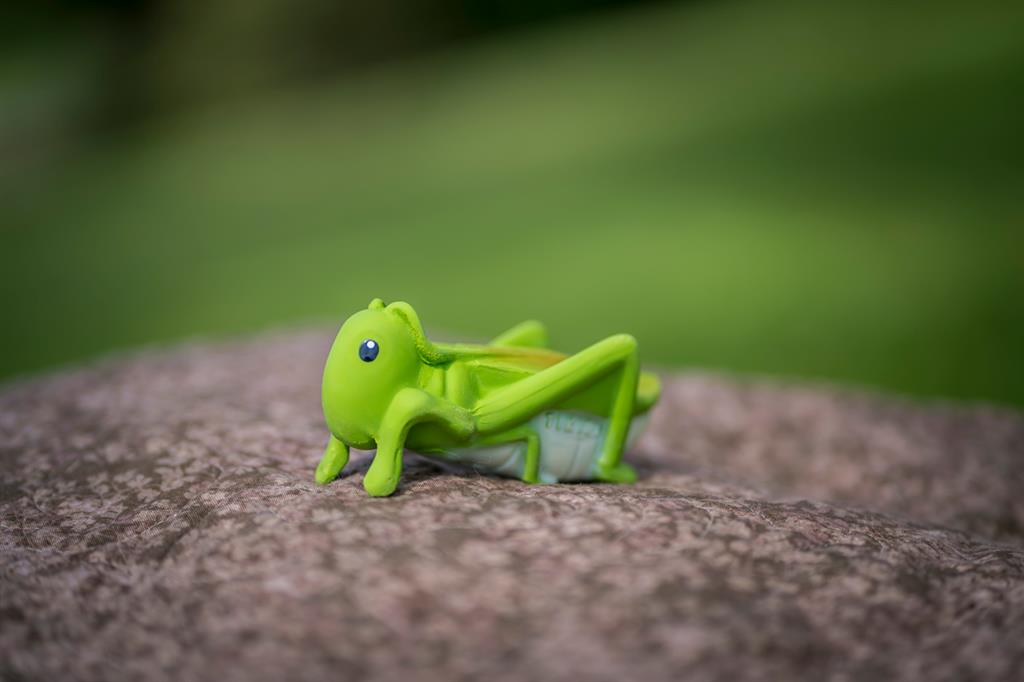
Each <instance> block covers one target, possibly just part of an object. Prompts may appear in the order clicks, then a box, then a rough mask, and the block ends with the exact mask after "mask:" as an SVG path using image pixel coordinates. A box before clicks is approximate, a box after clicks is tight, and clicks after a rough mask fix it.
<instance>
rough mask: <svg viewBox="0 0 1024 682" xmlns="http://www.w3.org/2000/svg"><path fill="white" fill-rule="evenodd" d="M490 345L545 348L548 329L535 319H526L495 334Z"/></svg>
mask: <svg viewBox="0 0 1024 682" xmlns="http://www.w3.org/2000/svg"><path fill="white" fill-rule="evenodd" d="M490 345H492V346H519V347H521V348H547V345H548V330H547V329H545V328H544V325H543V324H541V323H540V322H538V321H537V320H527V321H526V322H520V323H519V324H517V325H516V326H514V327H512V328H511V329H506V330H505V331H504V332H502V333H501V334H498V335H497V336H495V337H494V338H493V339H491V343H490Z"/></svg>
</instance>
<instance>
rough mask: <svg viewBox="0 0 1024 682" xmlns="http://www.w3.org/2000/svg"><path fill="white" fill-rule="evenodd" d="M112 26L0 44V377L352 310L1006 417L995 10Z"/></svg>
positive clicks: (741, 8) (193, 11) (281, 18)
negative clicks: (622, 343)
mask: <svg viewBox="0 0 1024 682" xmlns="http://www.w3.org/2000/svg"><path fill="white" fill-rule="evenodd" d="M363 4H364V5H367V3H363ZM597 4H600V5H601V6H600V7H597V6H596V5H597ZM112 5H114V6H113V7H111V6H108V4H104V3H93V4H92V5H89V4H88V3H87V4H86V5H85V8H84V9H83V8H82V7H81V6H79V7H76V9H74V11H72V10H68V11H67V13H66V15H65V14H62V13H60V12H57V13H56V14H53V15H49V14H48V15H45V16H37V15H26V16H22V17H20V18H19V20H18V21H20V23H18V22H15V23H14V24H11V23H10V22H8V26H10V25H15V26H21V27H23V28H24V30H22V31H20V32H19V35H18V36H15V37H14V38H16V39H14V38H12V36H8V38H11V39H10V40H7V41H5V43H4V48H3V52H2V56H0V105H2V106H0V159H2V161H0V164H2V165H0V211H2V213H0V221H2V222H0V291H2V292H3V294H2V299H0V302H2V304H3V308H2V311H3V337H2V341H0V376H3V377H11V376H14V375H18V374H23V373H26V372H34V371H36V370H39V369H42V368H49V367H53V366H57V365H60V364H63V363H68V362H75V361H79V360H81V359H85V358H90V357H93V356H96V355H98V354H103V353H107V352H110V351H112V350H116V349H124V348H130V347H133V346H136V345H139V344H146V343H151V342H164V341H171V340H176V339H180V338H184V337H188V336H193V335H223V334H235V333H248V332H251V331H255V330H260V329H265V328H270V327H275V326H281V325H292V324H302V323H306V322H316V321H321V322H322V321H329V322H333V323H337V322H340V321H341V319H343V318H344V317H346V316H347V315H348V314H350V313H352V312H354V311H355V310H356V309H358V308H361V307H363V306H365V305H366V304H367V303H368V302H369V301H370V299H371V298H373V297H375V296H380V297H382V298H384V299H385V300H399V299H401V300H407V301H409V302H410V303H412V304H413V305H414V306H415V307H416V309H417V310H418V311H419V313H420V316H421V318H422V319H423V320H424V322H425V324H426V325H427V327H428V329H434V330H444V331H445V332H448V333H455V334H462V335H467V336H470V337H477V338H485V337H487V336H488V335H491V334H493V333H496V332H497V331H499V330H501V329H503V328H504V327H507V326H509V325H511V324H513V323H515V322H517V321H519V320H521V319H524V318H528V317H536V318H538V319H542V320H544V321H545V322H546V323H547V324H548V325H549V327H550V330H551V333H552V337H553V341H554V342H555V345H556V346H557V347H559V348H561V349H564V350H575V349H578V348H580V347H582V346H584V345H586V344H588V343H590V342H592V341H595V340H597V339H599V338H600V337H602V336H603V335H607V334H609V333H614V332H618V331H629V332H631V333H633V334H634V335H635V336H637V337H638V339H639V340H640V343H641V351H642V355H643V357H644V359H645V361H646V362H648V363H650V364H655V365H660V366H663V367H664V366H668V367H679V368H691V369H692V368H710V369H715V370H725V371H730V372H741V373H756V374H769V375H782V376H790V377H799V378H809V379H815V380H817V379H821V380H829V381H838V382H845V383H853V384H863V385H870V386H876V387H881V388H884V389H892V390H896V391H900V392H905V393H910V394H915V395H923V396H936V397H950V398H958V399H984V400H990V401H995V402H1002V403H1010V404H1015V405H1018V406H1019V405H1024V361H1022V349H1024V238H1022V237H1024V229H1022V228H1024V224H1022V223H1024V210H1022V200H1024V135H1022V134H1021V123H1022V121H1024V118H1022V116H1024V40H1022V39H1021V36H1024V4H1021V3H1006V4H1003V5H996V4H986V3H970V2H964V1H963V0H959V1H957V2H946V1H944V0H939V1H937V2H927V3H925V2H920V3H883V2H872V1H866V2H857V3H853V2H850V3H820V2H811V1H810V0H783V1H776V2H762V3H758V2H742V1H739V0H722V1H718V2H714V1H710V0H708V1H706V2H691V3H684V4H673V3H655V4H644V5H641V6H623V5H622V4H621V3H585V2H576V3H553V4H550V5H548V4H545V3H526V4H521V5H520V4H516V3H498V4H495V5H493V6H491V5H488V4H487V3H461V4H460V3H454V2H450V3H447V4H444V3H442V4H440V5H438V7H439V9H437V10H436V12H435V13H434V14H431V13H430V12H428V11H427V10H425V9H424V7H423V6H422V4H416V5H414V4H413V3H410V2H401V1H400V0H392V1H391V2H388V3H384V4H382V5H376V6H375V7H376V9H373V10H370V9H366V10H365V11H366V15H365V16H363V15H361V14H360V12H362V11H363V10H357V9H354V8H352V7H349V9H347V10H345V11H344V12H340V11H339V10H336V9H333V10H332V9H325V8H330V7H333V3H326V2H319V3H311V4H309V5H305V4H302V3H287V2H283V1H278V2H265V3H252V2H241V1H238V0H219V1H217V2H208V3H197V2H180V3H149V4H145V5H140V6H139V7H135V6H134V5H130V6H128V10H125V8H124V7H120V6H118V5H117V3H112ZM368 5H374V3H369V4H368ZM296 7H302V8H304V9H302V10H300V9H296ZM550 8H554V9H550Z"/></svg>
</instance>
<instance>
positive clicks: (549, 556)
mask: <svg viewBox="0 0 1024 682" xmlns="http://www.w3.org/2000/svg"><path fill="white" fill-rule="evenodd" d="M329 343H330V334H329V333H322V332H320V331H311V332H307V333H294V334H289V335H279V336H271V337H265V338H262V339H258V340H255V341H252V342H248V343H242V344H208V345H202V344H195V345H191V346H187V347H183V348H180V349H171V350H159V351H147V352H144V353H141V354H137V355H134V356H131V357H126V358H121V359H116V360H108V361H105V362H102V363H99V364H97V365H95V366H92V367H87V368H83V369H78V370H72V371H68V372H64V373H59V374H54V375H51V376H47V377H42V378H37V379H33V380H29V381H23V382H19V383H16V384H9V385H7V386H6V387H4V388H2V389H0V465H2V466H0V518H2V521H3V534H2V539H0V542H2V552H0V571H2V574H0V678H3V679H40V680H42V679H48V680H56V679H60V680H75V679H82V680H118V679H125V680H135V679H142V678H146V679H180V680H216V681H217V682H228V681H232V680H239V681H242V680H245V681H253V680H281V679H290V680H320V679H355V678H368V679H380V680H391V679H396V680H397V679H436V680H462V679H488V680H513V679H529V680H539V679H559V680H560V679H565V680H570V679H571V680H579V679H593V680H606V679H607V680H623V679H680V678H683V677H685V678H687V679H698V680H700V679H716V680H732V679H737V678H743V679H791V678H800V679H812V680H817V679H823V678H834V679H878V678H883V679H893V678H901V679H921V678H928V679H968V678H983V679H1000V678H1003V679H1013V678H1017V679H1019V678H1020V677H1019V676H1020V675H1021V672H1022V670H1024V418H1022V417H1021V415H1019V414H1018V413H1015V412H1013V411H1010V410H1006V409H996V408H990V407H972V406H952V405H931V406H926V405H920V404H914V403H910V402H906V401H902V400H896V399H892V398H887V397H881V396H874V395H864V394H858V393H852V392H845V391H844V392H837V391H835V390H830V389H827V388H806V387H798V388H794V387H786V386H783V385H773V384H768V383H765V382H738V381H734V380H725V379H722V378H716V377H712V376H706V375H691V374H680V375H675V376H666V377H665V396H664V399H663V401H662V403H661V404H660V405H659V407H658V408H657V410H656V412H655V414H654V418H653V419H652V424H651V427H650V430H649V432H648V434H647V435H646V436H645V438H643V439H642V440H641V442H640V444H639V445H638V446H637V447H636V448H635V451H634V452H633V453H631V455H630V460H631V461H633V462H634V463H636V464H637V466H638V469H639V472H640V475H641V480H640V482H639V484H638V485H635V486H630V487H615V486H607V485H592V484H581V485H560V486H528V485H524V484H522V483H520V482H518V481H512V480H505V479H497V478H491V477H485V476H479V475H475V474H469V473H465V472H457V471H445V470H442V469H440V468H438V467H437V466H436V465H434V464H432V463H430V462H427V461H423V460H419V459H417V458H415V457H414V456H412V455H410V456H408V461H407V469H406V474H405V476H404V478H403V482H402V485H401V487H400V488H399V491H398V493H397V494H396V495H395V496H394V497H391V498H387V499H371V498H369V497H367V496H366V494H365V493H364V492H363V490H362V488H361V486H360V479H361V477H362V474H363V473H364V472H365V471H366V468H367V464H368V458H369V454H368V453H362V454H360V453H357V454H356V456H354V457H353V459H352V462H351V463H350V464H349V467H348V469H347V471H346V473H345V474H344V475H343V478H341V479H339V480H338V481H336V482H334V483H333V484H331V485H329V486H326V487H322V488H321V487H317V486H316V485H314V483H313V469H314V467H315V465H316V462H317V460H318V458H319V455H320V451H321V448H322V446H323V444H324V442H325V436H326V434H325V431H324V428H323V425H322V418H321V415H320V411H319V373H320V369H321V363H322V361H323V358H324V356H325V354H326V351H327V348H328V345H329Z"/></svg>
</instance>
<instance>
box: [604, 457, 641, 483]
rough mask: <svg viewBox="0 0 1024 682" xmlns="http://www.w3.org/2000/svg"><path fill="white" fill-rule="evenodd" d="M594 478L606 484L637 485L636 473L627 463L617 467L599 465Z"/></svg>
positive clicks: (619, 464)
mask: <svg viewBox="0 0 1024 682" xmlns="http://www.w3.org/2000/svg"><path fill="white" fill-rule="evenodd" d="M594 477H595V478H596V479H597V480H599V481H603V482H605V483H636V471H634V470H633V467H631V466H629V465H628V464H626V463H625V462H619V463H618V464H616V465H615V466H605V465H602V464H598V465H597V472H596V473H595V474H594Z"/></svg>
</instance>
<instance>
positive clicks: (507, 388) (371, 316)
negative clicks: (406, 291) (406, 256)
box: [316, 299, 660, 496]
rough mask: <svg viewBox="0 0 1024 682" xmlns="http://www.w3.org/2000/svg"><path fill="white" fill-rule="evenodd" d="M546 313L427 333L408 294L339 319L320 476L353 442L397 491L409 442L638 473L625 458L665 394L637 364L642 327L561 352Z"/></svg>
mask: <svg viewBox="0 0 1024 682" xmlns="http://www.w3.org/2000/svg"><path fill="white" fill-rule="evenodd" d="M546 337H547V334H546V332H545V330H544V327H543V325H541V324H540V323H539V322H535V321H528V322H523V323H522V324H519V325H516V326H515V327H513V328H512V329H509V330H508V331H506V332H505V333H504V334H501V335H500V336H498V337H497V338H495V339H494V340H492V341H491V342H490V343H489V344H487V345H477V344H463V343H455V344H446V343H445V344H442V343H433V342H431V341H430V340H428V339H427V337H426V335H424V333H423V328H422V327H421V326H420V321H419V318H418V317H417V315H416V312H415V311H414V310H413V309H412V306H410V305H409V304H408V303H401V302H399V303H392V304H390V305H385V304H384V302H383V301H381V300H380V299H374V300H373V301H372V302H371V303H370V306H369V308H367V309H366V310H361V311H360V312H358V313H356V314H355V315H353V316H352V317H350V318H348V319H347V320H346V321H345V323H344V324H343V325H342V326H341V329H340V330H339V331H338V336H337V338H335V340H334V345H333V346H332V347H331V351H330V354H329V355H328V356H327V364H326V366H325V367H324V379H323V409H324V416H325V418H326V420H327V426H328V428H329V429H330V431H331V438H330V442H329V443H328V444H327V450H326V451H325V452H324V455H323V458H322V459H321V460H320V464H319V465H318V466H317V468H316V482H317V483H319V484H321V485H323V484H326V483H329V482H330V481H332V480H334V479H335V478H336V477H337V476H338V474H339V473H340V472H341V470H342V468H344V466H345V464H346V463H347V462H348V454H349V448H358V449H372V448H373V447H374V446H376V448H377V453H376V455H375V456H374V459H373V463H372V464H371V465H370V469H369V471H367V473H366V477H365V478H364V479H363V487H364V488H365V489H366V491H367V492H368V493H369V494H371V495H375V496H382V495H390V494H391V493H393V492H394V490H395V488H396V487H397V485H398V480H399V477H400V476H401V473H402V449H403V448H404V447H408V448H409V449H411V450H414V451H416V452H418V453H421V454H423V455H427V456H429V457H433V458H436V459H439V460H442V461H446V462H459V463H463V464H468V465H470V466H472V467H473V468H475V469H477V470H480V471H484V472H489V473H497V474H503V475H507V476H514V477H518V478H521V479H522V480H524V481H527V482H529V483H557V482H559V481H587V480H598V481H606V482H613V483H632V482H633V481H635V480H636V473H635V472H634V471H633V469H632V467H630V466H629V465H628V464H626V463H625V462H623V461H622V453H623V450H624V449H625V447H626V446H627V445H628V444H629V443H630V442H632V440H633V439H634V438H635V437H636V436H637V435H638V433H639V431H640V429H641V428H642V426H643V424H644V422H646V414H647V412H648V411H649V410H650V408H651V407H652V406H653V405H654V403H655V402H656V401H657V399H658V393H659V391H660V386H659V383H658V379H657V377H656V376H655V375H653V374H649V373H646V372H641V371H640V361H639V357H638V355H637V345H636V339H634V338H633V337H632V336H629V335H628V334H618V335H615V336H610V337H608V338H606V339H604V340H603V341H599V342H597V343H595V344H594V345H592V346H590V347H588V348H586V349H584V350H582V351H580V352H579V353H576V354H575V355H565V354H563V353H559V352H556V351H553V350H549V349H547V348H546V347H545V345H546V342H547V340H546Z"/></svg>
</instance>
